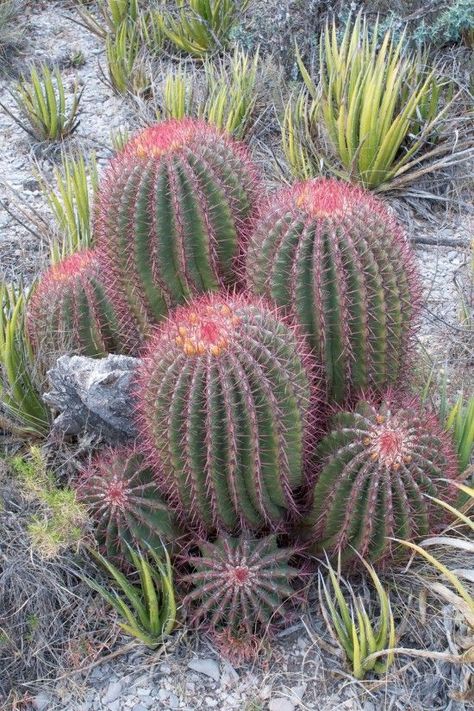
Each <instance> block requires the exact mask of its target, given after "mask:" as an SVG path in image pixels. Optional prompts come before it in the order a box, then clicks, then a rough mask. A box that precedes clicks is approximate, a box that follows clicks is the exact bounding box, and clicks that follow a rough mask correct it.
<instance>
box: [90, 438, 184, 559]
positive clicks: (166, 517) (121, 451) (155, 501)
mask: <svg viewBox="0 0 474 711" xmlns="http://www.w3.org/2000/svg"><path fill="white" fill-rule="evenodd" d="M77 493H78V499H79V501H81V502H82V503H84V504H85V505H86V507H87V509H88V511H89V513H90V515H91V517H92V519H93V520H94V521H95V525H96V529H95V532H96V537H97V539H98V541H99V543H100V544H101V546H102V547H103V549H104V552H105V554H106V556H107V557H108V558H127V557H128V546H132V547H137V546H138V547H140V546H141V545H143V543H147V544H149V545H150V546H151V547H152V548H154V549H155V550H156V549H158V548H160V547H161V544H162V542H170V543H173V542H174V541H175V540H176V539H177V538H178V536H179V532H178V529H177V527H176V525H175V522H174V519H173V515H172V514H171V512H170V509H169V508H168V506H167V504H166V503H165V502H164V501H163V499H162V498H161V497H160V495H159V493H158V489H157V487H156V482H155V477H154V475H153V472H152V471H151V469H150V468H149V467H148V466H147V465H146V463H145V462H144V458H143V455H142V454H140V453H139V452H138V451H137V450H136V449H134V448H131V447H121V448H118V449H108V450H105V451H104V452H102V453H101V454H99V455H98V456H97V457H96V458H95V459H93V460H92V462H91V464H90V466H89V467H88V468H87V469H85V470H84V472H83V473H82V476H81V477H80V479H79V481H78V484H77Z"/></svg>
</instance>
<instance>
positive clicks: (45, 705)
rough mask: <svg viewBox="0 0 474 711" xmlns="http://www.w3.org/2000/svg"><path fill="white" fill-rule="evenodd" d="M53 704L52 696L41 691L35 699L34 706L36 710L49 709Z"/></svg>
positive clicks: (43, 710)
mask: <svg viewBox="0 0 474 711" xmlns="http://www.w3.org/2000/svg"><path fill="white" fill-rule="evenodd" d="M50 705H51V697H50V696H49V695H48V694H45V693H44V692H41V693H39V694H38V695H37V696H35V698H34V699H33V707H34V708H35V709H36V711H47V709H49V707H50Z"/></svg>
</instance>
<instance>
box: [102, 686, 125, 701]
mask: <svg viewBox="0 0 474 711" xmlns="http://www.w3.org/2000/svg"><path fill="white" fill-rule="evenodd" d="M121 692H122V682H121V681H111V682H110V684H109V685H108V687H107V692H106V694H105V696H104V698H103V699H102V701H103V702H104V704H111V703H112V702H113V701H116V700H117V699H118V697H119V696H120V694H121Z"/></svg>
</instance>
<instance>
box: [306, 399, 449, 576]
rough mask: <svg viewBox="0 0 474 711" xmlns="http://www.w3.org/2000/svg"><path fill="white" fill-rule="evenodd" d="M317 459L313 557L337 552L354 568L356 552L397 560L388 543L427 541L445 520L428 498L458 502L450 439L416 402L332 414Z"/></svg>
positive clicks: (369, 403) (370, 403)
mask: <svg viewBox="0 0 474 711" xmlns="http://www.w3.org/2000/svg"><path fill="white" fill-rule="evenodd" d="M315 456H316V462H317V463H319V466H320V473H319V477H318V480H317V483H316V486H315V488H314V500H313V507H312V510H311V512H310V513H309V514H308V515H307V517H306V519H305V526H307V527H309V529H306V537H307V539H308V540H309V541H311V543H312V547H313V551H314V552H316V553H317V552H321V551H322V550H326V551H327V552H329V553H334V554H335V553H339V552H340V553H341V555H342V559H343V561H346V562H350V563H357V561H358V557H357V553H359V554H360V555H361V556H363V557H364V558H366V559H368V560H371V561H373V562H377V563H381V562H384V561H386V560H387V559H389V558H390V557H391V556H392V555H393V553H394V550H395V549H396V553H397V554H400V553H401V552H402V551H403V550H405V549H401V548H400V546H398V547H397V546H396V544H393V542H392V541H391V539H392V538H399V539H408V540H412V539H414V538H415V537H417V536H424V535H427V534H429V533H430V532H432V531H433V528H434V527H435V526H436V525H437V524H439V523H440V517H441V519H442V512H443V509H441V507H440V506H438V505H437V504H436V503H434V502H432V501H431V500H430V498H429V496H432V497H437V498H447V499H448V500H449V499H450V498H451V499H454V498H455V497H456V489H455V487H454V486H452V485H451V486H450V484H449V480H453V479H455V478H456V477H457V463H456V456H455V453H454V450H453V446H452V443H451V442H450V440H449V437H448V435H447V434H446V432H444V431H443V429H442V428H441V426H440V425H439V423H438V421H437V418H436V417H435V416H434V415H433V414H431V413H429V412H426V411H424V410H423V409H422V408H421V407H420V405H419V403H417V402H416V401H414V400H406V399H404V398H402V399H401V398H400V397H396V396H395V394H394V393H388V394H387V395H386V396H385V398H384V400H383V401H382V403H381V404H379V403H377V402H376V401H375V400H373V399H372V400H361V401H360V402H359V403H358V404H357V406H356V407H355V408H354V410H353V411H350V412H349V411H347V412H339V413H338V414H336V415H335V416H334V418H333V422H332V429H331V431H330V433H329V434H328V435H327V436H326V437H325V438H324V439H323V440H322V441H321V442H320V444H319V446H318V447H317V449H316V453H315ZM441 522H442V521H441Z"/></svg>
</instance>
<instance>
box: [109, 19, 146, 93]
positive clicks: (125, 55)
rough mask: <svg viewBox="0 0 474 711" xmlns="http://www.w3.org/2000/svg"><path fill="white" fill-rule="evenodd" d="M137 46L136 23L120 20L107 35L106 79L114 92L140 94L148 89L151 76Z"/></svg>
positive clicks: (140, 43) (139, 36) (138, 45)
mask: <svg viewBox="0 0 474 711" xmlns="http://www.w3.org/2000/svg"><path fill="white" fill-rule="evenodd" d="M141 50H142V38H141V34H140V31H139V28H138V26H137V24H136V23H128V22H123V23H122V24H121V25H120V27H119V28H118V30H117V32H116V33H114V34H112V33H110V34H109V35H107V38H106V41H105V56H106V59H107V71H108V80H109V82H110V85H111V87H112V88H113V90H114V91H115V92H116V93H117V94H125V93H126V92H130V93H132V94H136V95H138V96H143V95H146V94H147V92H149V90H150V84H151V78H150V73H149V70H148V67H147V65H146V62H145V59H144V57H143V55H142V51H141Z"/></svg>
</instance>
